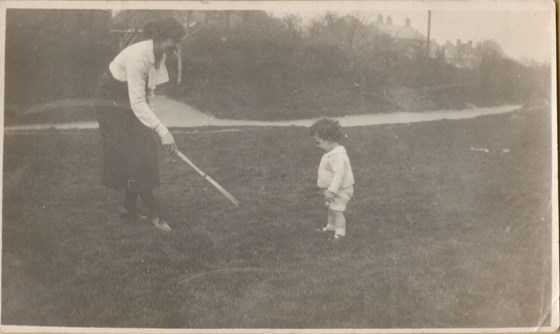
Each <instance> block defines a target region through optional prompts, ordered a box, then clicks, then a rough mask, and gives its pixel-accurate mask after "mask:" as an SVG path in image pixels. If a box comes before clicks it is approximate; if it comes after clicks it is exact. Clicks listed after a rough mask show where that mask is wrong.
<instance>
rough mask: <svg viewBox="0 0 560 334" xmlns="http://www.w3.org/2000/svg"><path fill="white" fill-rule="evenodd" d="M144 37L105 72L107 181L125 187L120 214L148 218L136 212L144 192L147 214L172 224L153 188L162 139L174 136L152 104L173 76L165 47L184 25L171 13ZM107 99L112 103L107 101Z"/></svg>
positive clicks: (101, 116)
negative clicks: (158, 90) (156, 91)
mask: <svg viewBox="0 0 560 334" xmlns="http://www.w3.org/2000/svg"><path fill="white" fill-rule="evenodd" d="M144 35H145V36H146V37H147V38H148V39H147V40H145V41H142V42H138V43H135V44H133V45H130V46H128V47H127V48H125V49H124V50H122V51H121V52H120V53H119V54H118V55H117V56H116V57H115V59H114V60H113V61H112V62H111V64H110V65H109V68H108V70H107V71H106V73H105V74H104V75H103V77H102V78H101V80H100V82H99V84H98V87H97V91H96V98H97V101H99V103H98V104H97V107H96V110H97V115H98V120H99V128H100V130H101V137H102V141H103V153H104V164H103V173H102V183H103V185H105V186H107V187H109V188H113V189H116V190H119V191H124V204H123V205H122V206H119V211H120V213H121V214H123V215H126V216H128V217H131V218H133V219H135V220H136V219H141V218H146V217H145V216H142V215H141V214H139V213H138V212H137V209H136V201H137V199H138V197H141V198H142V202H143V203H144V205H145V207H146V209H147V216H148V217H147V218H148V219H150V220H151V222H152V223H153V224H154V226H155V227H156V228H158V229H160V230H163V231H166V232H169V231H171V228H170V227H169V225H168V224H167V223H166V222H165V221H164V220H163V219H162V218H161V217H160V214H159V211H158V208H157V203H156V199H155V198H154V194H153V188H154V187H156V186H157V185H159V164H158V148H157V146H158V141H159V142H160V143H161V145H162V146H163V149H164V150H165V151H167V152H172V151H173V150H175V148H176V146H175V140H174V138H173V136H172V135H171V133H170V132H169V130H168V129H167V128H166V127H165V126H164V125H163V124H162V123H161V122H160V120H159V119H158V117H157V116H156V115H155V114H154V112H153V110H152V107H151V99H152V98H153V96H154V89H155V88H156V86H157V85H158V84H162V83H164V82H167V81H169V75H168V73H167V68H166V67H165V53H166V52H168V51H171V50H173V49H174V48H176V47H177V44H178V43H179V42H180V41H181V40H182V39H183V37H184V36H185V30H184V28H183V26H182V25H181V23H179V22H178V21H177V20H175V19H172V18H168V19H162V20H159V21H156V22H152V23H149V24H147V25H146V26H145V27H144ZM107 102H109V103H107Z"/></svg>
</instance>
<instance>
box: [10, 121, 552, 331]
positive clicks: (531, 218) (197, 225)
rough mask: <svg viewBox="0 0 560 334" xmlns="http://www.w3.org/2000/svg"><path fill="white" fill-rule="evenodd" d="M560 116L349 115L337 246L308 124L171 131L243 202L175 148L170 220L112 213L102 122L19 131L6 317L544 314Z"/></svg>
mask: <svg viewBox="0 0 560 334" xmlns="http://www.w3.org/2000/svg"><path fill="white" fill-rule="evenodd" d="M549 129H550V120H549V117H548V115H547V111H545V110H536V111H525V112H515V113H512V114H507V115H499V116H488V117H481V118H476V119H471V120H461V121H438V122H427V123H418V124H410V125H406V124H404V125H381V126H374V127H360V128H347V129H345V132H346V133H347V134H348V138H347V140H346V141H345V143H344V144H345V146H346V147H347V150H348V152H349V155H350V159H351V161H352V164H353V169H354V175H355V177H356V180H357V184H356V186H355V198H354V200H353V201H352V202H351V205H350V207H349V210H348V212H347V218H348V236H347V240H346V242H345V244H343V245H340V246H335V245H333V244H331V243H330V242H328V240H326V239H325V238H323V237H322V236H319V235H317V233H316V232H314V229H315V228H316V227H319V226H322V225H323V224H324V223H325V219H326V212H325V208H324V206H323V204H322V201H321V197H320V196H319V194H318V191H317V189H316V187H315V181H316V168H317V166H318V163H319V160H320V156H321V154H322V153H321V152H320V151H319V149H317V148H316V147H315V145H314V143H313V141H312V140H311V138H310V137H309V136H308V134H307V130H306V129H303V128H297V127H291V128H255V129H244V130H242V131H237V132H212V133H211V132H205V131H202V130H203V129H201V131H198V132H196V133H193V132H188V131H176V132H175V138H176V139H177V142H178V145H179V147H180V149H181V150H183V152H184V153H186V154H187V155H188V156H189V157H191V158H192V159H193V161H194V162H195V163H196V164H197V165H199V166H200V167H201V168H202V169H204V170H205V171H206V172H207V173H208V174H209V175H211V176H212V177H213V178H214V179H215V180H216V181H218V182H219V183H220V184H221V185H223V186H224V187H225V188H227V189H228V190H229V191H230V192H231V193H233V194H234V195H235V196H236V197H237V198H238V199H239V200H240V201H241V202H242V206H241V208H239V209H236V208H235V207H233V206H232V205H231V204H230V203H229V202H227V200H226V199H225V198H223V197H222V196H221V195H220V194H219V193H218V192H217V191H216V190H215V189H213V188H212V187H211V186H210V185H209V184H208V183H206V182H205V181H204V180H203V179H202V178H200V177H199V176H198V175H197V174H195V172H194V171H192V170H190V169H189V168H188V167H187V166H184V165H182V164H181V163H180V162H179V161H175V160H176V159H172V157H171V156H168V155H165V154H164V153H162V154H161V173H162V185H161V187H159V188H158V190H157V194H158V196H159V197H160V198H161V199H162V207H163V209H164V211H165V212H166V213H167V218H168V220H169V222H170V225H171V226H172V227H173V231H172V233H169V234H166V233H164V232H160V231H158V230H155V229H154V228H153V227H151V226H150V225H149V224H148V223H143V224H138V223H132V222H124V221H122V220H121V219H120V218H119V217H118V216H117V215H116V214H115V211H116V204H117V202H118V201H120V200H121V198H120V194H117V193H116V192H113V191H111V190H108V189H105V188H103V187H102V186H100V185H99V177H100V176H99V174H100V165H101V155H100V142H99V135H98V133H97V132H96V131H92V130H83V131H78V130H75V131H67V132H62V131H36V132H29V133H25V134H7V135H6V136H5V144H4V199H3V204H4V209H3V254H2V255H3V257H2V323H3V324H5V325H43V326H80V327H89V326H94V327H97V326H99V327H114V326H115V327H158V328H224V327H228V328H229V327H233V328H341V327H346V328H420V327H430V328H442V327H504V326H505V327H517V326H522V327H528V326H537V325H539V324H540V321H541V317H543V315H545V314H546V311H547V310H548V308H549V306H550V300H549V299H550V298H549V296H550V285H551V281H550V275H551V274H550V266H551V263H550V254H551V248H550V247H551V242H550V241H551V224H550V220H551V216H550V205H551V201H550V198H549V196H548V194H549V193H550V164H551V162H550V154H551V147H550V137H549V135H550V134H549ZM471 147H472V148H486V149H488V151H489V152H488V153H486V152H483V151H473V150H471ZM547 323H548V320H546V319H544V323H543V324H544V325H546V324H547Z"/></svg>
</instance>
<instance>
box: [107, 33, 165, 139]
mask: <svg viewBox="0 0 560 334" xmlns="http://www.w3.org/2000/svg"><path fill="white" fill-rule="evenodd" d="M109 71H110V72H111V74H112V75H113V77H114V78H115V79H116V80H118V81H121V82H127V83H128V95H129V98H130V107H131V108H132V111H133V112H134V114H135V115H136V117H137V118H138V119H139V120H140V122H142V123H143V124H144V125H145V126H147V127H148V128H150V129H153V130H156V131H158V133H159V132H162V131H163V130H164V129H165V131H164V132H167V129H166V128H165V127H164V126H163V125H162V124H161V121H160V120H159V118H158V117H157V116H156V115H155V114H154V112H153V110H152V107H151V99H152V98H153V95H154V89H155V88H156V86H157V85H159V84H162V83H165V82H168V81H169V74H168V73H167V68H166V67H165V55H164V56H163V57H162V60H161V62H160V65H159V67H158V68H157V69H156V66H155V56H154V43H153V41H152V40H146V41H142V42H139V43H136V44H132V45H130V46H128V47H127V48H125V49H124V50H122V51H121V52H120V53H119V54H118V55H117V56H116V57H115V59H114V60H113V61H112V62H111V64H110V65H109ZM161 135H162V133H160V136H161Z"/></svg>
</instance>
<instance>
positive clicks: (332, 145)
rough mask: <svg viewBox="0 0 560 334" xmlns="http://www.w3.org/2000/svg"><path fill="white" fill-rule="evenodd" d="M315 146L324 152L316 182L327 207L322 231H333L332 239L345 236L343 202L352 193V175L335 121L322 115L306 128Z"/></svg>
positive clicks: (344, 208)
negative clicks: (325, 223) (325, 221)
mask: <svg viewBox="0 0 560 334" xmlns="http://www.w3.org/2000/svg"><path fill="white" fill-rule="evenodd" d="M309 132H310V134H311V135H312V136H313V139H314V140H315V143H316V144H317V146H318V147H319V148H320V149H322V150H324V151H325V152H326V153H325V154H324V155H323V157H322V158H321V162H320V164H319V170H318V173H317V186H319V188H321V190H322V192H323V196H324V197H325V204H326V205H327V207H328V216H327V226H325V227H324V228H322V229H320V230H319V231H321V232H332V231H334V239H335V240H341V239H342V238H344V236H346V218H344V211H345V210H346V205H347V204H348V202H349V201H350V199H351V198H352V195H353V194H354V186H353V185H354V175H353V174H352V167H351V166H350V160H349V159H348V155H347V154H346V149H345V148H344V146H342V145H340V144H339V141H340V139H341V137H342V133H341V127H340V124H339V123H338V121H335V120H332V119H321V120H319V121H317V122H315V124H313V125H312V126H311V128H310V129H309Z"/></svg>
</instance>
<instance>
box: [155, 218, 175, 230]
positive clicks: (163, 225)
mask: <svg viewBox="0 0 560 334" xmlns="http://www.w3.org/2000/svg"><path fill="white" fill-rule="evenodd" d="M152 223H153V224H154V226H155V227H156V228H157V229H158V230H162V231H164V232H171V227H169V225H167V222H166V221H165V220H163V219H161V218H154V219H152Z"/></svg>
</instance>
